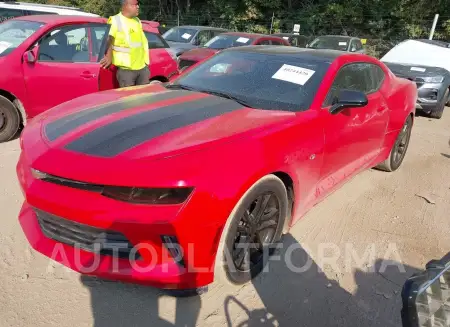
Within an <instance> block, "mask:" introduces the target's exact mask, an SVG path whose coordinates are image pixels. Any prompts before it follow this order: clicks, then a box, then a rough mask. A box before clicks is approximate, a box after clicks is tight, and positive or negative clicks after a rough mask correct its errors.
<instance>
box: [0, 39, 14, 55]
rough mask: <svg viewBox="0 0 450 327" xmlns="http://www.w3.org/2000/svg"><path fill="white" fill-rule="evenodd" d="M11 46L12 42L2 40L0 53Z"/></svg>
mask: <svg viewBox="0 0 450 327" xmlns="http://www.w3.org/2000/svg"><path fill="white" fill-rule="evenodd" d="M10 46H12V44H11V43H9V42H5V41H0V53H2V52H3V51H5V50H7V49H8V48H9V47H10Z"/></svg>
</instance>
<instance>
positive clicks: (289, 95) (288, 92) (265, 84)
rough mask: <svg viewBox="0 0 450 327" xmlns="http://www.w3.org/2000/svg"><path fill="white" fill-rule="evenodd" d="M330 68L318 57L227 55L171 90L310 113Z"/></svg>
mask: <svg viewBox="0 0 450 327" xmlns="http://www.w3.org/2000/svg"><path fill="white" fill-rule="evenodd" d="M328 67H329V63H326V62H325V61H320V59H316V58H314V57H307V58H305V57H298V56H297V57H296V56H295V54H294V55H284V54H267V53H259V52H246V51H224V52H221V53H219V54H217V55H215V56H213V57H212V58H211V59H209V60H207V61H204V62H203V63H201V64H200V65H198V66H197V67H195V68H193V69H192V70H191V71H190V72H187V73H185V75H182V76H181V77H180V78H178V79H177V80H176V82H174V83H173V84H172V85H171V84H169V85H168V87H176V86H177V85H178V86H182V87H186V88H189V89H193V90H197V91H203V92H215V93H222V94H224V95H228V96H229V97H233V98H236V99H238V100H239V101H241V102H242V103H245V104H247V105H248V106H250V107H253V108H259V109H268V110H286V111H301V110H307V109H308V108H309V107H310V106H311V103H312V101H313V99H314V96H315V95H316V92H317V89H318V88H319V86H320V83H321V81H322V80H323V77H324V75H325V73H326V71H327V69H328Z"/></svg>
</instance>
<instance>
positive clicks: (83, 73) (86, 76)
mask: <svg viewBox="0 0 450 327" xmlns="http://www.w3.org/2000/svg"><path fill="white" fill-rule="evenodd" d="M80 76H81V77H83V78H95V77H97V75H96V74H92V73H91V72H82V73H81V74H80Z"/></svg>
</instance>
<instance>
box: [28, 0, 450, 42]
mask: <svg viewBox="0 0 450 327" xmlns="http://www.w3.org/2000/svg"><path fill="white" fill-rule="evenodd" d="M29 1H33V2H40V3H52V4H58V5H68V6H77V7H80V8H82V9H84V10H86V11H89V12H93V13H96V14H99V15H102V16H105V17H107V16H110V15H114V14H115V13H117V12H118V11H119V9H120V4H119V1H118V0H114V1H111V0H29ZM139 2H140V12H141V13H140V18H141V19H147V20H156V21H159V22H161V23H162V24H165V25H166V26H167V27H171V26H176V25H177V24H183V25H211V26H220V27H225V28H229V29H232V30H238V31H248V32H258V33H269V32H270V31H271V32H272V33H275V32H291V31H292V29H293V27H294V24H300V34H304V35H309V36H317V35H324V34H343V35H352V36H359V37H361V38H366V39H368V40H372V41H374V40H378V41H380V40H382V41H383V42H384V43H386V44H387V46H388V47H389V44H392V43H397V42H399V41H401V40H404V39H407V38H428V35H429V33H430V30H431V27H432V23H433V18H434V15H435V14H439V20H438V24H437V27H436V31H435V34H434V38H435V39H440V40H447V41H448V40H449V39H450V2H449V1H448V0H433V1H430V0H370V1H369V0H140V1H139ZM369 43H370V42H369Z"/></svg>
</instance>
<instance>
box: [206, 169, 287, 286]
mask: <svg viewBox="0 0 450 327" xmlns="http://www.w3.org/2000/svg"><path fill="white" fill-rule="evenodd" d="M264 201H265V203H266V206H265V209H264V210H262V211H261V208H262V207H260V206H259V204H258V203H261V205H262V204H263V203H264ZM288 206H289V200H288V195H287V191H286V187H285V186H284V184H283V182H282V181H281V179H279V178H278V177H276V176H275V175H267V176H265V177H263V178H261V179H260V180H259V181H257V182H256V183H255V184H254V185H253V186H252V187H250V189H248V190H247V192H246V193H245V194H244V195H243V196H242V198H241V199H240V200H239V202H238V203H237V204H236V206H235V207H234V209H233V211H232V213H231V215H230V216H229V218H228V220H227V222H226V224H225V227H224V229H223V232H222V236H221V238H220V242H219V247H218V251H217V255H216V261H215V269H214V277H215V279H216V280H217V281H218V282H219V283H221V284H225V285H228V286H236V285H242V284H245V283H247V282H249V281H250V280H252V279H253V278H254V277H256V276H258V275H259V274H260V273H261V272H262V270H263V269H264V267H265V266H266V264H267V262H268V259H269V256H270V255H271V254H273V252H274V246H273V245H275V244H276V243H278V242H279V241H280V239H281V236H282V232H283V226H284V222H285V220H286V219H287V218H286V216H287V213H288ZM267 210H269V211H267ZM270 211H271V212H270ZM248 212H250V215H248ZM258 212H259V213H261V212H262V214H263V216H262V218H261V220H260V221H259V224H253V223H252V224H250V223H248V222H250V221H252V218H251V217H253V218H254V217H255V216H256V217H257V216H258ZM253 214H254V215H253ZM261 223H262V225H261ZM258 226H259V228H262V227H264V226H265V227H266V228H262V230H261V232H260V233H257V234H259V238H260V239H261V238H262V239H263V241H261V242H260V243H259V244H258V247H261V248H263V249H264V250H263V251H262V252H261V251H254V252H253V259H256V258H257V259H258V260H257V261H256V262H254V263H253V265H251V264H250V262H244V261H246V260H245V258H250V256H248V257H247V256H246V255H245V256H243V257H242V256H241V257H238V256H235V257H233V256H232V255H231V254H233V251H232V250H233V249H234V250H236V249H235V245H236V240H237V236H239V239H241V238H243V234H246V233H248V235H251V234H252V233H253V232H255V230H257V229H258V228H257V227H258ZM269 226H271V228H269ZM251 230H252V231H251ZM241 233H242V234H241ZM254 241H255V239H249V242H244V244H247V245H248V244H250V243H255V242H254ZM261 243H264V246H263V247H262V246H261ZM241 244H242V243H241ZM245 248H246V247H245V246H244V247H243V248H242V250H241V251H239V252H241V253H242V252H245V253H246V254H247V253H250V252H251V249H250V248H248V247H247V251H245V250H244V249H245ZM238 249H239V248H238ZM252 249H253V250H255V248H252ZM265 251H266V252H265ZM262 253H263V254H262ZM228 254H230V255H228ZM236 257H238V258H236ZM241 258H243V259H244V260H242V262H241V263H240V264H239V262H240V259H241ZM236 262H238V264H236ZM244 263H245V265H247V267H245V268H244Z"/></svg>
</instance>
